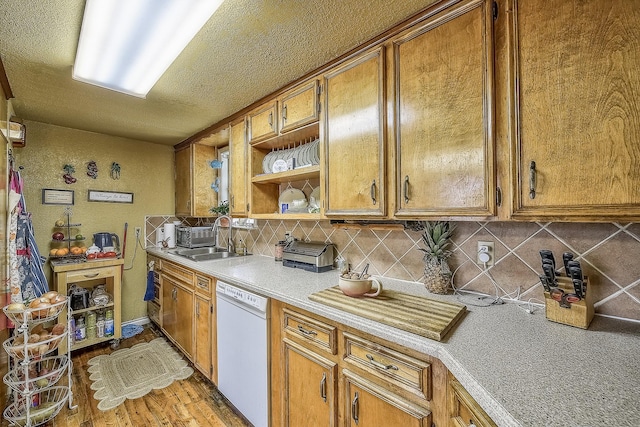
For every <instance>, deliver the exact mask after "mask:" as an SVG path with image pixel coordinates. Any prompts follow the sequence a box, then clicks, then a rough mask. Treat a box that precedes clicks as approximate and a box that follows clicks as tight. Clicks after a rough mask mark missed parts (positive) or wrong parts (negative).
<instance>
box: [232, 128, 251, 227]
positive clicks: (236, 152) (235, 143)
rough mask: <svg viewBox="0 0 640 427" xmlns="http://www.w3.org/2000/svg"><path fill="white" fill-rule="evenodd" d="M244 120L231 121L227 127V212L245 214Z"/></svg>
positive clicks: (245, 148)
mask: <svg viewBox="0 0 640 427" xmlns="http://www.w3.org/2000/svg"><path fill="white" fill-rule="evenodd" d="M247 188H248V177H247V140H246V121H245V120H244V119H242V120H240V121H238V122H236V123H232V124H231V126H230V129H229V214H230V215H231V216H234V217H235V216H246V215H247V214H248V213H249V206H248V200H249V198H248V191H247Z"/></svg>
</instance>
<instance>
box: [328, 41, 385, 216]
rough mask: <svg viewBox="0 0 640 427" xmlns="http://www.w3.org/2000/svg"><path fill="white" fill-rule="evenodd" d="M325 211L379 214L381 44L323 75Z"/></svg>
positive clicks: (382, 147) (382, 188)
mask: <svg viewBox="0 0 640 427" xmlns="http://www.w3.org/2000/svg"><path fill="white" fill-rule="evenodd" d="M324 87H325V92H324V96H325V105H326V108H325V122H324V141H325V144H326V150H325V153H326V157H325V159H326V160H325V174H326V175H325V184H326V186H327V187H326V189H327V191H326V195H325V200H326V202H327V203H326V206H325V215H327V216H330V215H342V216H351V215H363V216H374V217H376V216H383V215H385V185H384V177H385V157H384V156H385V109H384V55H383V47H379V48H377V49H375V50H373V51H371V52H367V53H364V54H362V55H360V56H358V57H357V58H356V59H354V60H353V61H351V62H348V63H346V64H344V65H343V66H340V67H338V68H336V69H335V70H333V71H331V72H329V73H328V74H326V75H325V76H324Z"/></svg>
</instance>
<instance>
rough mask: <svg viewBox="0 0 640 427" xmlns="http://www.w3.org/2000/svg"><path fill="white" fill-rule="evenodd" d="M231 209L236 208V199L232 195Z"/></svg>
mask: <svg viewBox="0 0 640 427" xmlns="http://www.w3.org/2000/svg"><path fill="white" fill-rule="evenodd" d="M231 207H232V208H235V207H236V197H235V196H234V195H233V194H232V195H231Z"/></svg>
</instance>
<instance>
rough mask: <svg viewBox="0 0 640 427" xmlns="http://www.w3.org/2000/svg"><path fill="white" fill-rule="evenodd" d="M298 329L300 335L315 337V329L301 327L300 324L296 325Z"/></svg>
mask: <svg viewBox="0 0 640 427" xmlns="http://www.w3.org/2000/svg"><path fill="white" fill-rule="evenodd" d="M298 330H299V331H300V333H301V334H302V335H304V336H305V337H307V338H315V336H316V335H318V333H317V332H316V331H310V330H308V329H305V328H303V327H302V325H298Z"/></svg>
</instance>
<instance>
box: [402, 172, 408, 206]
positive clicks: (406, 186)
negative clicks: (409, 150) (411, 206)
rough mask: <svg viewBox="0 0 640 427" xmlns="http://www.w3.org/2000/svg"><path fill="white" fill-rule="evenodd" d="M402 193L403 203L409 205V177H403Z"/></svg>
mask: <svg viewBox="0 0 640 427" xmlns="http://www.w3.org/2000/svg"><path fill="white" fill-rule="evenodd" d="M402 193H403V194H404V202H405V203H409V175H407V176H405V177H404V186H403V190H402Z"/></svg>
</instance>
